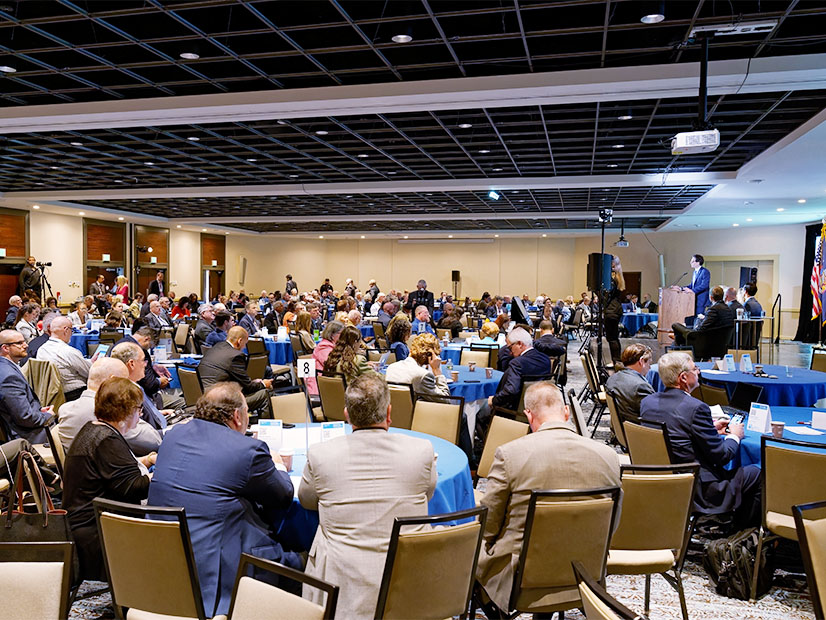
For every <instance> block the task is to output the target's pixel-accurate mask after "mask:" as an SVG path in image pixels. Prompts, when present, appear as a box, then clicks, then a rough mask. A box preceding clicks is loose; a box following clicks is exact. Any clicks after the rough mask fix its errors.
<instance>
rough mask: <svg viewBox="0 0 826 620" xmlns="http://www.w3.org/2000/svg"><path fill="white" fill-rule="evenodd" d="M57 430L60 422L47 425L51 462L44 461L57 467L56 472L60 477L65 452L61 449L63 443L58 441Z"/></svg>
mask: <svg viewBox="0 0 826 620" xmlns="http://www.w3.org/2000/svg"><path fill="white" fill-rule="evenodd" d="M59 432H60V424H52V426H50V427H49V451H50V452H51V453H52V461H53V463H49V462H48V461H46V463H47V464H53V465H54V466H55V469H57V474H58V475H59V476H60V477H61V478H62V477H63V464H64V463H65V462H66V452H65V451H64V450H63V444H62V443H61V442H60V435H59V434H58V433H59ZM44 460H45V459H44Z"/></svg>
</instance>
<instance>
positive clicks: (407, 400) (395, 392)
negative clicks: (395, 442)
mask: <svg viewBox="0 0 826 620" xmlns="http://www.w3.org/2000/svg"><path fill="white" fill-rule="evenodd" d="M387 387H388V388H390V404H391V405H392V407H393V409H392V415H391V416H390V426H392V427H394V428H404V429H407V430H410V427H411V426H412V425H413V403H414V402H415V398H416V394H415V392H413V386H412V385H409V384H407V383H394V382H392V381H388V382H387Z"/></svg>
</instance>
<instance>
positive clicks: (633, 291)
mask: <svg viewBox="0 0 826 620" xmlns="http://www.w3.org/2000/svg"><path fill="white" fill-rule="evenodd" d="M622 275H623V276H624V277H625V293H626V294H627V295H628V297H631V295H636V296H637V299H642V295H640V290H641V288H642V272H640V271H623V272H622Z"/></svg>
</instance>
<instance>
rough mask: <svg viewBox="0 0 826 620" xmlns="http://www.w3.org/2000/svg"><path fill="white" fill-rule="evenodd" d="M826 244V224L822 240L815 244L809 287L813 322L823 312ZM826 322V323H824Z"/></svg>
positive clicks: (821, 233)
mask: <svg viewBox="0 0 826 620" xmlns="http://www.w3.org/2000/svg"><path fill="white" fill-rule="evenodd" d="M824 243H826V222H824V223H823V225H822V226H821V227H820V238H819V239H818V240H817V242H816V243H815V262H814V265H812V277H811V279H810V281H809V285H810V287H811V289H812V320H813V321H814V320H815V319H816V318H817V317H819V316H820V315H821V313H822V312H823V304H822V302H821V298H820V296H821V293H822V289H823V288H826V274H824V273H823V244H824ZM824 322H826V321H824Z"/></svg>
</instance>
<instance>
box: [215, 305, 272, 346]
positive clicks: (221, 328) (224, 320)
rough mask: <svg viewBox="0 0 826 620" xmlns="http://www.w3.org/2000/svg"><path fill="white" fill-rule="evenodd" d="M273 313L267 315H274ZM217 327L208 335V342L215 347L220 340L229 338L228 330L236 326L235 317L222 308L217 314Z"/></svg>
mask: <svg viewBox="0 0 826 620" xmlns="http://www.w3.org/2000/svg"><path fill="white" fill-rule="evenodd" d="M272 314H273V313H270V314H268V315H267V316H268V317H269V316H272ZM214 326H215V329H213V330H212V331H211V332H210V333H209V334H208V335H207V337H206V343H207V345H209V346H210V347H214V346H215V345H216V344H218V343H219V342H223V341H225V340H226V339H227V332H228V331H229V330H230V329H232V327H234V326H235V318H234V317H233V316H232V314H230V313H229V312H227V311H226V310H220V311H218V312H217V313H216V314H215V323H214Z"/></svg>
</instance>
